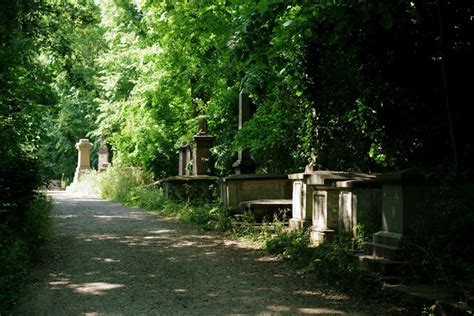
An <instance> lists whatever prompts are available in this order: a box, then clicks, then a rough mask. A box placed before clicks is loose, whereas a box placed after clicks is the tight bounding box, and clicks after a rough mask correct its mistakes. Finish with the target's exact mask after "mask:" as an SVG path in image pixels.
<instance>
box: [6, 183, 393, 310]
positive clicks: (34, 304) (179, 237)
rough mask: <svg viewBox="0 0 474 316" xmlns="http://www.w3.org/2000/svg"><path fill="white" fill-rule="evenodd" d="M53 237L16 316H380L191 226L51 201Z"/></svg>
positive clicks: (84, 201) (373, 305) (74, 197)
mask: <svg viewBox="0 0 474 316" xmlns="http://www.w3.org/2000/svg"><path fill="white" fill-rule="evenodd" d="M50 195H51V196H52V198H53V201H54V211H53V214H54V221H55V234H54V237H53V238H52V240H51V242H50V244H49V245H48V249H47V250H46V254H47V258H46V260H45V262H43V263H42V264H40V265H39V266H38V267H37V268H36V269H35V270H34V271H33V277H32V281H31V284H29V285H28V286H27V289H26V290H25V294H24V301H23V302H22V303H21V304H20V305H19V306H18V308H17V309H16V311H15V314H18V315H238V314H251V315H255V314H258V315H294V314H331V315H332V314H334V315H337V314H347V313H349V314H353V315H368V314H373V315H376V314H377V315H379V314H381V313H385V312H389V311H390V310H392V311H393V309H392V307H391V306H387V305H381V304H379V303H377V302H360V301H356V300H353V299H351V298H350V297H347V296H346V295H343V294H341V293H338V292H337V291H335V290H333V289H331V287H330V286H329V285H327V284H325V283H322V282H319V281H317V280H315V279H314V277H312V276H311V275H303V274H301V273H298V272H297V269H295V267H294V266H292V263H291V262H287V261H281V260H278V259H277V258H274V257H269V256H266V255H265V254H264V253H263V252H262V251H261V250H258V249H253V248H252V247H249V246H245V245H242V244H241V243H239V242H237V241H232V240H226V239H224V238H223V237H222V236H221V235H218V234H212V233H207V232H202V231H201V230H199V229H198V228H196V227H195V226H192V225H188V224H184V223H180V222H177V221H175V220H173V219H168V218H162V217H159V216H156V215H154V214H151V213H148V212H146V211H143V210H141V209H136V208H128V207H125V206H122V205H120V204H116V203H111V202H106V201H102V200H100V199H97V198H93V197H89V196H84V195H78V194H72V193H66V192H50Z"/></svg>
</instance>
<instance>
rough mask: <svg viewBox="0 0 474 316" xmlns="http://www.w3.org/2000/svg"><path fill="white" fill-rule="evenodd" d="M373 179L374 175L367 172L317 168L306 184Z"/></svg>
mask: <svg viewBox="0 0 474 316" xmlns="http://www.w3.org/2000/svg"><path fill="white" fill-rule="evenodd" d="M367 179H375V175H373V174H367V173H353V172H345V171H330V170H318V171H314V172H312V174H311V177H310V178H309V181H308V184H332V183H334V182H337V181H341V180H367Z"/></svg>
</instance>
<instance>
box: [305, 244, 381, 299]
mask: <svg viewBox="0 0 474 316" xmlns="http://www.w3.org/2000/svg"><path fill="white" fill-rule="evenodd" d="M349 245H350V243H348V242H341V241H339V240H335V241H332V242H327V243H323V244H321V245H319V246H318V247H316V248H313V249H312V250H311V252H312V254H311V259H310V264H309V267H310V271H312V272H313V273H315V274H316V275H317V277H318V278H319V279H321V280H324V281H327V282H330V283H331V284H336V285H338V286H339V287H341V288H342V289H344V290H346V291H349V292H353V293H354V294H356V295H360V296H373V295H376V294H378V293H380V291H379V290H380V289H381V286H382V284H381V282H380V281H379V280H378V279H377V278H376V277H375V276H374V275H372V274H370V273H368V272H366V271H363V270H361V269H360V268H359V265H358V263H357V261H356V258H355V257H354V255H353V254H352V253H351V251H350V249H349Z"/></svg>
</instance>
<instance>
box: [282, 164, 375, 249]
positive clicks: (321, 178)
mask: <svg viewBox="0 0 474 316" xmlns="http://www.w3.org/2000/svg"><path fill="white" fill-rule="evenodd" d="M289 178H290V179H292V180H293V213H292V215H293V218H292V219H291V220H290V225H291V227H292V228H295V227H303V226H306V225H308V224H309V225H311V230H310V239H311V242H312V243H315V244H319V243H321V242H323V241H324V240H326V239H327V238H328V237H330V236H332V235H334V234H335V233H336V231H338V230H339V231H344V232H348V233H352V228H353V227H354V223H356V222H357V219H356V218H354V216H355V214H356V213H357V212H356V211H355V210H354V208H355V205H356V203H357V199H355V200H353V197H354V196H353V195H352V191H351V190H352V186H351V185H349V183H347V182H346V181H348V180H351V181H371V180H373V179H374V178H375V176H373V175H369V174H360V173H348V172H340V171H314V172H311V173H309V174H308V173H305V174H296V175H290V176H289ZM344 182H346V183H344ZM338 183H340V184H339V185H338ZM357 196H361V197H362V196H363V194H361V192H359V194H356V195H355V197H357ZM348 199H350V200H348ZM364 202H365V200H364ZM362 203H363V202H362Z"/></svg>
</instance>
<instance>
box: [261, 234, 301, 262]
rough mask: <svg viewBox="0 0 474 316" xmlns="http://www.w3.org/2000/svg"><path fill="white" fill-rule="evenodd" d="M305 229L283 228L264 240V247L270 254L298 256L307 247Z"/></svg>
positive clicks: (289, 256)
mask: <svg viewBox="0 0 474 316" xmlns="http://www.w3.org/2000/svg"><path fill="white" fill-rule="evenodd" d="M308 244H309V234H308V231H307V230H283V231H280V232H278V233H277V234H276V235H275V236H273V237H272V238H270V239H267V240H266V241H265V244H264V247H265V249H266V250H267V251H268V252H269V253H271V254H281V255H283V256H285V257H287V258H299V257H301V256H303V254H305V252H306V251H305V250H306V249H307V248H308Z"/></svg>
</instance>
